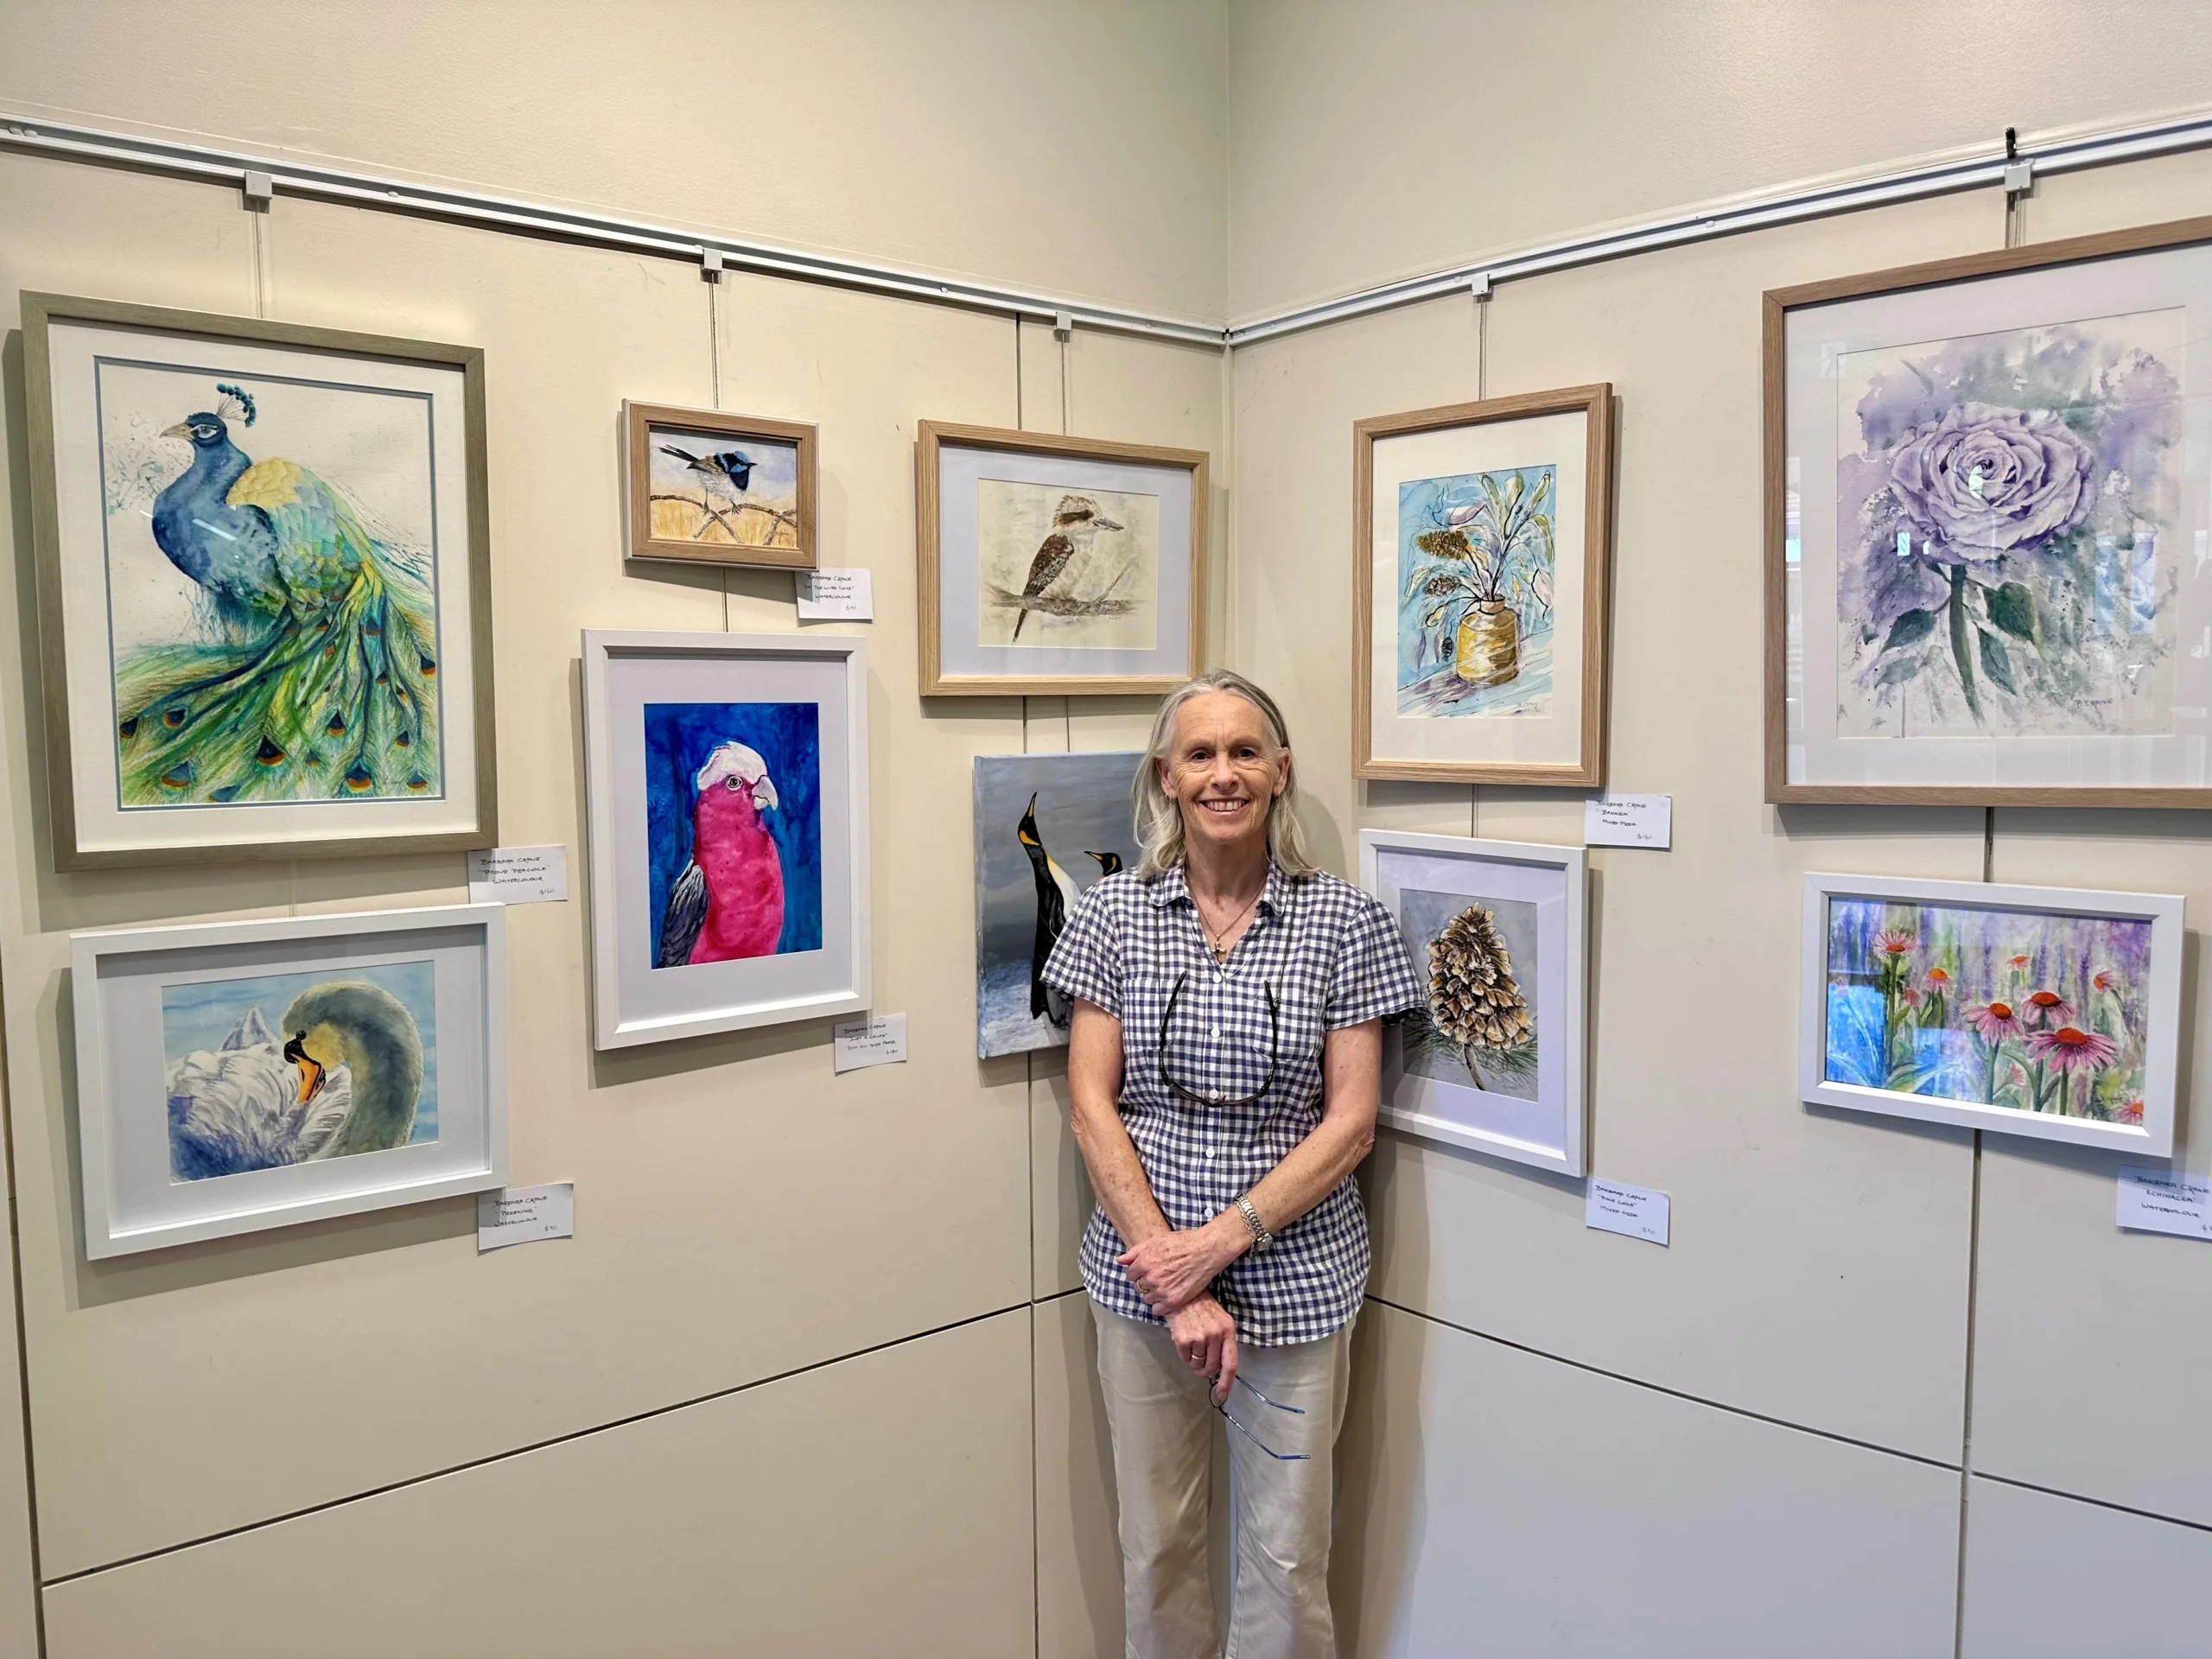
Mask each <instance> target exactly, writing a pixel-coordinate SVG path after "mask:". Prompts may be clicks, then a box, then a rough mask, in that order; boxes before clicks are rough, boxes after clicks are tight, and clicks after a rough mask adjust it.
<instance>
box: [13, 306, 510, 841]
mask: <svg viewBox="0 0 2212 1659" xmlns="http://www.w3.org/2000/svg"><path fill="white" fill-rule="evenodd" d="M22 308H23V340H24V369H25V375H24V379H25V385H26V389H27V397H26V403H27V407H28V412H29V454H30V461H31V476H32V479H33V480H34V488H33V494H32V528H33V540H34V543H35V550H36V554H37V563H38V591H39V612H40V630H39V632H40V639H41V649H42V652H43V654H44V670H45V676H44V678H45V693H46V725H47V756H48V779H49V787H50V791H51V798H52V803H53V817H54V826H53V827H54V857H55V862H56V864H57V865H58V866H59V868H62V869H65V870H67V869H88V868H100V867H105V866H114V865H130V864H159V863H174V862H181V861H186V860H189V859H199V858H205V857H207V856H208V855H212V854H223V853H231V854H239V853H252V852H258V851H275V850H277V849H282V851H283V855H285V856H287V857H319V856H336V855H350V854H359V853H364V852H378V851H385V850H397V849H407V850H410V851H419V850H435V849H461V848H471V847H487V846H490V845H492V844H493V842H495V841H496V840H497V838H498V810H497V804H496V799H495V786H494V780H495V776H496V771H495V767H494V766H493V730H492V607H491V551H490V537H489V530H488V523H489V519H488V514H487V510H486V499H485V441H484V354H483V353H482V352H481V351H480V350H479V349H478V348H476V347H474V346H448V345H439V344H435V343H433V342H429V341H423V340H397V339H391V338H388V337H385V336H382V335H371V334H348V333H343V332H340V331H338V330H334V329H327V328H310V327H300V326H298V325H295V324H290V323H278V322H269V321H258V320H255V319H252V318H244V317H226V316H216V315H206V314H203V313H199V312H187V311H174V310H168V309H163V308H157V307H153V306H143V305H132V304H125V303H121V302H113V301H107V300H88V299H74V298H69V297H67V296H60V295H53V294H25V295H24V296H22Z"/></svg>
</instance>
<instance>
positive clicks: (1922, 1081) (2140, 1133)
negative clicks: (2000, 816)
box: [1797, 873, 2188, 1158]
mask: <svg viewBox="0 0 2212 1659" xmlns="http://www.w3.org/2000/svg"><path fill="white" fill-rule="evenodd" d="M2182 911H2183V904H2182V898H2181V895H2180V894H2178V893H2105V892H2096V891H2085V890H2082V889H2076V888H2068V887H2009V886H2001V885H1999V884H1996V883H1993V882H1987V881H1937V880H1915V879H1912V878H1910V877H1904V876H1859V875H1828V874H1818V873H1815V874H1808V875H1807V876H1806V878H1805V912H1804V931H1803V934H1802V950H1803V959H1802V966H1801V969H1800V974H1799V980H1798V984H1799V995H1800V1002H1799V1015H1798V1025H1797V1072H1798V1090H1797V1092H1798V1095H1799V1096H1800V1097H1801V1098H1802V1099H1803V1100H1805V1101H1808V1102H1809V1103H1814V1104H1815V1105H1822V1106H1840V1107H1845V1108H1847V1109H1850V1110H1853V1111H1860V1112H1878V1113H1881V1114H1884V1115H1885V1116H1891V1117H1904V1118H1910V1119H1913V1120H1915V1121H1916V1122H1923V1123H1948V1124H1951V1125H1954V1126H1955V1127H1957V1128H1969V1129H1991V1130H1994V1131H1996V1132H1998V1133H1999V1134H2003V1135H2026V1136H2031V1137H2034V1138H2037V1139H2040V1140H2045V1141H2066V1142H2068V1143H2069V1144H2071V1145H2074V1146H2082V1147H2107V1148H2109V1149H2112V1150H2114V1151H2120V1152H2131V1153H2135V1154H2139V1155H2143V1156H2147V1157H2152V1158H2166V1157H2171V1155H2172V1153H2173V1148H2174V1129H2175V1120H2176V1115H2177V1114H2176V1102H2177V1091H2178V1083H2177V1079H2178V1077H2179V1070H2178V1068H2179V1062H2180V1052H2181V1026H2182V1019H2183V1014H2182V995H2181V990H2182V986H2181V981H2182V958H2183V955H2184V954H2185V952H2186V951H2187V949H2188V940H2187V935H2186V933H2185V932H2184V931H2183V916H2182ZM1907 1084H1909V1085H1910V1087H1905V1086H1902V1085H1907Z"/></svg>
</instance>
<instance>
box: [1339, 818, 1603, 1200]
mask: <svg viewBox="0 0 2212 1659" xmlns="http://www.w3.org/2000/svg"><path fill="white" fill-rule="evenodd" d="M1359 871H1360V883H1361V885H1362V886H1363V887H1365V888H1366V889H1367V890H1368V891H1369V892H1370V893H1373V894H1374V895H1375V896H1376V898H1377V899H1381V900H1382V902H1383V906H1384V908H1386V909H1387V910H1389V912H1390V914H1391V915H1392V916H1394V917H1395V918H1397V923H1398V929H1399V931H1400V933H1401V934H1402V936H1403V937H1404V939H1405V942H1406V950H1407V953H1408V956H1410V957H1411V958H1412V960H1413V963H1414V972H1415V973H1416V974H1417V975H1419V976H1420V977H1421V981H1422V982H1423V984H1424V985H1425V986H1426V988H1427V1000H1426V1001H1424V1002H1423V1003H1422V1005H1421V1007H1418V1008H1416V1009H1414V1011H1413V1012H1412V1013H1411V1014H1408V1015H1407V1016H1406V1018H1405V1019H1404V1020H1402V1021H1400V1022H1399V1023H1398V1024H1397V1025H1395V1026H1393V1027H1389V1028H1388V1029H1387V1030H1386V1032H1385V1033H1384V1043H1383V1105H1382V1121H1383V1122H1384V1123H1387V1124H1389V1126H1390V1127H1391V1128H1395V1129H1399V1130H1402V1131H1403V1132H1405V1133H1406V1134H1408V1135H1420V1136H1421V1137H1422V1138H1424V1139H1427V1140H1430V1141H1442V1142H1444V1143H1446V1145H1449V1146H1455V1147H1465V1148H1466V1149H1468V1150H1469V1151H1472V1152H1479V1153H1484V1154H1489V1155H1490V1156H1491V1157H1493V1158H1503V1159H1506V1160H1510V1161H1511V1162H1514V1163H1518V1164H1530V1165H1533V1166H1535V1167H1537V1168H1539V1169H1548V1170H1552V1171H1554V1172H1556V1173H1560V1174H1563V1175H1578V1176H1579V1175H1582V1174H1585V1173H1587V1168H1586V1154H1585V1149H1584V1141H1585V1134H1584V1126H1585V1124H1586V1121H1587V1116H1588V1113H1587V1105H1586V1075H1587V1074H1586V1066H1585V1061H1586V1055H1587V1053H1588V1050H1589V1033H1588V1029H1587V1027H1586V1013H1585V1010H1586V1007H1587V1001H1586V997H1587V974H1588V966H1587V962H1586V938H1587V921H1586V893H1587V889H1588V882H1589V872H1588V858H1587V855H1586V854H1585V853H1584V851H1583V849H1581V848H1580V847H1547V846H1539V845H1536V844H1534V843H1532V842H1517V841H1477V840H1472V839H1470V838H1468V837H1466V836H1423V835H1413V834H1407V833H1400V832H1398V831H1395V830H1387V829H1363V830H1361V831H1360V832H1359Z"/></svg>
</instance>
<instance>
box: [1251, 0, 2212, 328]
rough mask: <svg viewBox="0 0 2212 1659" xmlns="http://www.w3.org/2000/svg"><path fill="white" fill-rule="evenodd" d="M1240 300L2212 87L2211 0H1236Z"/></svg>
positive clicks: (1395, 272)
mask: <svg viewBox="0 0 2212 1659" xmlns="http://www.w3.org/2000/svg"><path fill="white" fill-rule="evenodd" d="M1229 16H1230V40H1229V51H1228V64H1229V145H1230V200H1229V210H1230V238H1229V245H1230V253H1229V259H1230V294H1229V308H1230V315H1231V316H1232V317H1236V318H1239V319H1242V318H1244V317H1248V316H1250V315H1254V314H1255V313H1258V312H1263V311H1266V310H1269V309H1272V308H1281V307H1287V306H1291V305H1295V304H1299V303H1301V302H1309V301H1313V300H1319V299H1325V298H1328V297H1331V296H1335V295H1338V294H1341V293H1345V292H1349V291H1351V290H1352V289H1360V288H1366V287H1370V286H1372V285H1374V284H1375V283H1381V282H1385V281H1388V280H1389V279H1390V278H1392V277H1403V276H1408V275H1411V274H1414V273H1415V272H1420V271H1425V270H1433V269H1436V268H1439V267H1442V266H1448V265H1452V264H1459V263H1462V262H1464V261H1465V260H1467V259H1470V258H1472V257H1478V256H1482V255H1487V254H1492V253H1503V252H1507V251H1511V250H1514V249H1517V248H1523V247H1528V246H1530V245H1535V244H1538V243H1541V242H1546V241H1550V240H1553V239H1555V238H1560V237H1562V236H1566V235H1568V234H1571V233H1573V232H1585V231H1589V230H1592V229H1595V228H1597V227H1599V226H1604V225H1609V224H1612V223H1615V222H1617V221H1618V220H1622V219H1643V218H1647V217H1651V216H1654V215H1656V214H1659V213H1666V212H1670V211H1675V210H1680V209H1682V208H1686V207H1691V206H1693V205H1697V204H1702V203H1706V202H1710V201H1713V200H1719V199H1722V198H1726V197H1728V196H1732V195H1736V194H1740V193H1743V192H1746V191H1754V190H1756V191H1769V190H1773V189H1775V188H1778V187H1780V186H1783V185H1785V184H1789V183H1791V182H1794V181H1801V180H1811V179H1824V178H1830V177H1834V176H1836V175H1847V174H1851V173H1857V172H1866V171H1869V170H1873V169H1878V168H1888V167H1893V166H1896V165H1897V164H1899V163H1901V162H1906V161H1909V160H1920V159H1924V158H1927V157H1930V156H1938V155H1942V154H1944V153H1947V152H1950V151H1953V150H1955V149H1961V148H1962V147H1969V146H1970V147H1973V148H1974V149H1976V150H1977V151H1979V152H1980V153H1982V154H1986V153H1988V152H1989V150H1990V149H1991V148H1992V147H1993V146H1994V145H1996V144H1998V143H1999V142H2000V141H2001V140H2002V139H2003V137H2004V134H2005V128H2007V127H2017V128H2018V129H2019V130H2020V131H2021V133H2022V134H2023V135H2025V134H2030V133H2035V132H2046V131H2051V130H2064V129H2069V128H2072V127H2075V126H2080V125H2084V124H2088V125H2095V126H2108V125H2114V124H2120V123H2122V122H2125V121H2126V120H2128V119H2130V118H2140V117H2144V116H2148V115H2152V114H2158V113H2163V112H2164V111H2170V110H2175V109H2179V108H2183V107H2194V106H2196V105H2200V104H2202V102H2203V99H2204V71H2205V66H2206V63H2207V61H2208V59H2212V11H2208V10H2206V9H2205V8H2204V7H2202V6H2199V5H2195V4H2192V3H2190V0H2097V3H2094V4H2091V3H2085V0H1942V3H1941V4H1937V5H1929V4H1926V3H1921V0H1656V3H1654V0H1567V3H1562V4H1552V5H1536V4H1525V3H1516V0H1486V3H1475V4H1466V3H1461V0H1381V3H1370V4H1363V5H1357V6H1350V5H1344V4H1340V3H1337V0H1230V8H1229Z"/></svg>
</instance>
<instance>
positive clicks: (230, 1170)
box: [166, 982, 423, 1180]
mask: <svg viewBox="0 0 2212 1659" xmlns="http://www.w3.org/2000/svg"><path fill="white" fill-rule="evenodd" d="M284 1024H285V1025H286V1027H289V1028H290V1029H291V1030H292V1031H293V1033H294V1035H293V1037H292V1039H291V1040H290V1041H289V1042H279V1041H278V1040H277V1036H276V1035H275V1033H272V1032H270V1029H269V1027H268V1025H267V1023H266V1022H265V1021H264V1020H263V1019H262V1017H261V1014H260V1012H259V1011H258V1010H257V1009H251V1008H250V1009H248V1010H247V1011H246V1013H245V1016H244V1017H243V1018H242V1019H240V1020H239V1021H238V1024H237V1025H236V1026H234V1027H232V1030H231V1033H230V1035H229V1036H228V1037H226V1038H225V1039H223V1046H222V1047H220V1048H219V1049H215V1050H208V1049H195V1050H194V1051H193V1052H191V1053H188V1054H187V1055H186V1056H185V1057H184V1058H182V1059H180V1060H173V1061H171V1062H170V1064H169V1066H168V1074H167V1079H166V1081H167V1084H168V1117H169V1164H170V1168H171V1170H172V1172H173V1173H175V1176H176V1177H177V1179H180V1180H201V1179H207V1177H209V1176H213V1175H234V1174H238V1173H243V1172H245V1171H247V1170H254V1169H274V1168H277V1167H280V1166H284V1165H287V1164H299V1163H306V1162H308V1161H309V1160H314V1159H320V1158H336V1157H343V1156H345V1155H346V1154H349V1153H355V1152H372V1151H378V1150H381V1149H384V1148H387V1147H400V1146H404V1145H406V1144H407V1140H408V1137H409V1135H410V1133H411V1132H412V1130H413V1128H414V1122H415V1103H416V1096H417V1095H418V1094H419V1093H420V1091H421V1089H422V1083H423V1046H422V1037H421V1033H419V1032H418V1031H417V1030H416V1026H415V1021H414V1018H413V1016H411V1015H410V1014H409V1013H408V1012H407V1009H406V1007H405V1006H404V1004H402V1003H401V1002H400V1001H399V1000H398V999H397V997H394V996H393V995H391V993H389V992H388V991H385V990H384V989H382V988H380V987H378V986H375V985H368V984H363V983H361V982H343V983H331V984H323V985H317V986H315V987H313V988H310V989H309V990H308V991H306V992H304V993H302V995H300V996H298V997H296V998H295V999H294V1001H293V1002H292V1005H291V1007H289V1008H288V1009H286V1010H285V1014H284ZM357 1079H358V1080H359V1081H358V1084H357Z"/></svg>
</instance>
